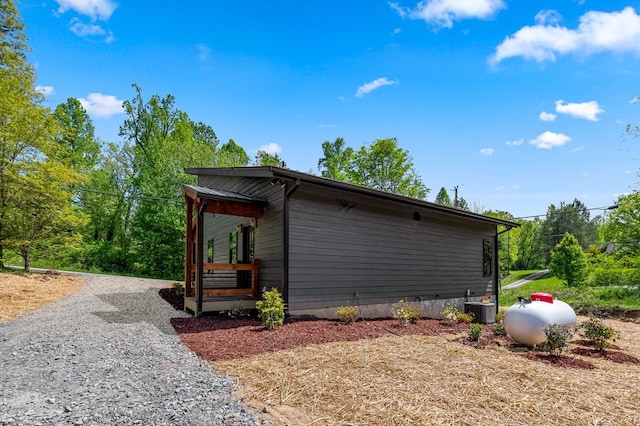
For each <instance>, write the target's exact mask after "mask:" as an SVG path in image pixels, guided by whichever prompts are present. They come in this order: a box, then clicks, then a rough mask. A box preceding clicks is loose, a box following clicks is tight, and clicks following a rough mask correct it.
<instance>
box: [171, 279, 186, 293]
mask: <svg viewBox="0 0 640 426" xmlns="http://www.w3.org/2000/svg"><path fill="white" fill-rule="evenodd" d="M172 287H173V292H174V293H175V294H176V296H184V283H180V282H175V283H173V285H172Z"/></svg>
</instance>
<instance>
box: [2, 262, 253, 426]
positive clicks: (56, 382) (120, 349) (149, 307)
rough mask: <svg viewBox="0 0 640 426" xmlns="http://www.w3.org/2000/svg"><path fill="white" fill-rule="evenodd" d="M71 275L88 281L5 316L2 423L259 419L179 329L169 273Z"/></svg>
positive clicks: (215, 422)
mask: <svg viewBox="0 0 640 426" xmlns="http://www.w3.org/2000/svg"><path fill="white" fill-rule="evenodd" d="M74 275H77V276H80V277H81V278H83V279H84V280H85V281H86V282H87V287H86V288H85V289H83V290H82V291H80V292H79V293H76V294H74V295H72V296H70V297H68V298H66V299H64V300H61V301H59V302H56V303H54V304H52V305H49V306H47V307H45V308H42V309H40V310H38V311H37V312H34V313H32V314H28V315H25V316H22V317H20V318H18V319H16V320H14V321H11V322H8V323H4V324H0V424H2V425H7V424H16V425H67V424H72V425H130V424H140V425H255V424H260V422H259V421H258V420H257V419H256V417H255V416H254V415H253V414H251V413H248V412H246V411H245V410H244V409H243V408H241V406H240V404H239V403H238V401H237V400H235V399H234V397H233V396H232V391H233V389H234V384H233V382H232V381H231V380H230V379H229V378H227V377H226V376H222V375H220V374H219V373H217V372H216V371H215V370H214V369H213V368H212V367H211V365H210V364H209V363H207V362H205V361H202V360H200V359H199V358H198V357H196V356H195V355H194V354H193V353H192V352H190V351H189V350H188V349H187V348H186V346H184V345H183V344H182V343H181V342H180V339H179V338H178V337H177V336H176V334H175V333H174V331H173V328H172V327H171V325H170V323H169V319H170V318H172V317H176V316H186V314H184V313H182V312H177V311H175V310H174V309H173V308H172V307H171V306H170V305H169V304H168V303H166V302H165V301H164V300H162V298H161V297H160V296H159V295H158V290H159V289H160V288H162V287H165V286H166V284H167V283H166V282H165V281H159V280H147V279H140V278H126V277H113V276H105V275H93V274H74Z"/></svg>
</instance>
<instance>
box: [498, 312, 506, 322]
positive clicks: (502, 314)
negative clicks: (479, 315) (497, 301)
mask: <svg viewBox="0 0 640 426" xmlns="http://www.w3.org/2000/svg"><path fill="white" fill-rule="evenodd" d="M504 314H505V311H498V312H496V324H502V322H503V321H504Z"/></svg>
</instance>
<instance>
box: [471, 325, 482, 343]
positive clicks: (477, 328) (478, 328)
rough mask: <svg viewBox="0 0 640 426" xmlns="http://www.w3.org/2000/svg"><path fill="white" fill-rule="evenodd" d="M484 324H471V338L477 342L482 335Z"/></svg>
mask: <svg viewBox="0 0 640 426" xmlns="http://www.w3.org/2000/svg"><path fill="white" fill-rule="evenodd" d="M482 328H483V327H482V324H471V327H470V328H469V340H471V341H473V342H477V341H478V340H480V336H482Z"/></svg>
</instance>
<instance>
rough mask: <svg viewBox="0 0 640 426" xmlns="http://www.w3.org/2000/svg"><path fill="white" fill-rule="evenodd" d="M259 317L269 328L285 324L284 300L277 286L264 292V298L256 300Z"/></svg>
mask: <svg viewBox="0 0 640 426" xmlns="http://www.w3.org/2000/svg"><path fill="white" fill-rule="evenodd" d="M256 309H257V310H258V317H259V318H260V320H261V321H262V324H263V325H264V326H265V327H267V328H268V329H269V330H272V329H274V328H276V327H277V326H280V325H282V324H284V301H283V300H282V296H281V295H280V292H278V289H277V288H275V287H274V288H272V289H271V290H269V291H265V292H264V293H263V294H262V300H258V301H257V302H256Z"/></svg>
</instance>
